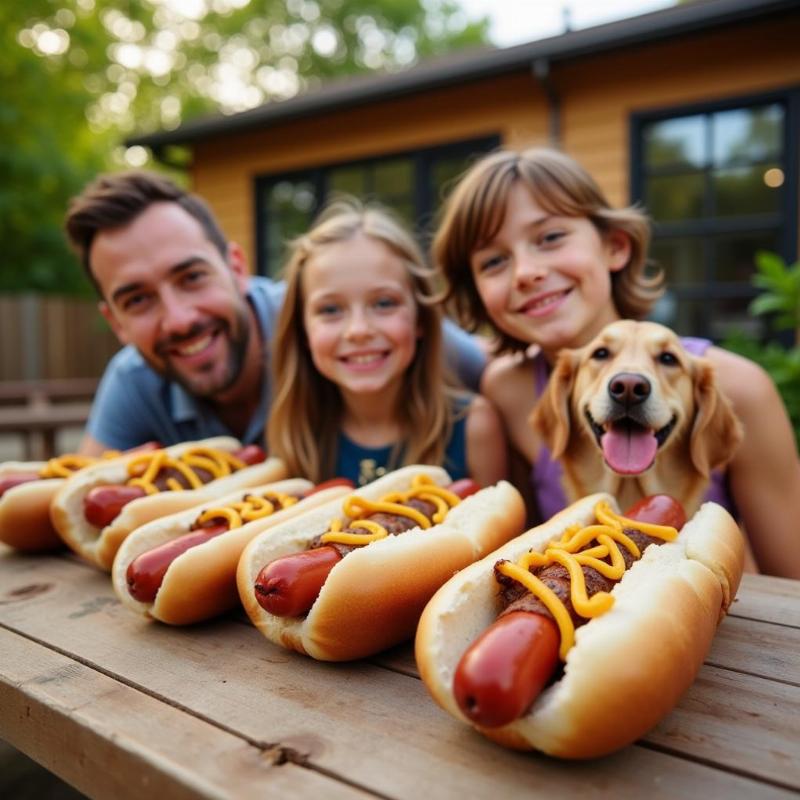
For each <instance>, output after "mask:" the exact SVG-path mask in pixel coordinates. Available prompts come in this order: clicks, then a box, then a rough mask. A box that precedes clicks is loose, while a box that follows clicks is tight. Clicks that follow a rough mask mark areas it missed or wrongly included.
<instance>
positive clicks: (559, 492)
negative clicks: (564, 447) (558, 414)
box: [531, 336, 736, 519]
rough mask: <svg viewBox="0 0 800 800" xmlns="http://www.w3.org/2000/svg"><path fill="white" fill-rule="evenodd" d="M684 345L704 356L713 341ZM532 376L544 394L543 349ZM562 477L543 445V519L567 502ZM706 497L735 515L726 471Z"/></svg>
mask: <svg viewBox="0 0 800 800" xmlns="http://www.w3.org/2000/svg"><path fill="white" fill-rule="evenodd" d="M681 344H682V345H683V347H684V349H685V350H686V352H687V353H691V354H692V355H696V356H702V355H703V354H704V353H705V352H706V350H708V348H709V347H710V346H711V342H710V341H709V340H708V339H697V338H694V337H691V336H686V337H682V338H681ZM533 379H534V385H535V387H536V396H537V397H541V396H542V392H544V390H545V388H546V386H547V382H548V380H550V366H549V364H548V363H547V361H546V360H545V358H544V355H543V354H542V353H541V352H539V353H537V354H536V356H535V357H534V360H533ZM561 476H562V470H561V464H560V462H558V461H554V460H553V459H552V458H551V457H550V451H549V450H548V449H547V448H546V447H544V446H542V447H540V448H539V454H538V456H537V458H536V463H535V464H534V465H533V467H532V469H531V486H532V487H533V493H534V496H535V497H536V502H537V504H538V506H539V513H540V514H541V517H542V519H550V517H552V516H553V514H555V513H556V512H558V511H561V509H563V508H565V507H566V506H567V505H568V503H567V498H566V495H565V494H564V489H563V487H562V484H561ZM704 500H710V501H713V502H714V503H719V505H721V506H722V507H723V508H726V509H727V510H728V511H730V512H731V514H733V515H734V516H736V513H735V506H734V504H733V499H732V498H731V496H730V492H729V491H728V485H727V480H726V478H725V473H724V472H722V471H720V470H714V471H713V472H712V473H711V482H710V484H709V486H708V491H707V492H706V496H705V498H704Z"/></svg>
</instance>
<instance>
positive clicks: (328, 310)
mask: <svg viewBox="0 0 800 800" xmlns="http://www.w3.org/2000/svg"><path fill="white" fill-rule="evenodd" d="M431 278H432V272H431V270H429V269H428V268H427V267H426V266H425V265H424V258H423V255H422V253H421V251H420V249H419V247H418V246H417V244H416V242H415V241H414V239H413V237H412V236H411V234H409V233H408V232H407V231H406V230H405V229H404V228H403V227H402V226H401V225H400V224H399V223H398V222H396V221H395V220H394V219H393V218H392V217H391V216H390V215H389V214H388V213H387V212H385V211H383V210H379V209H377V208H366V207H361V206H359V205H358V204H357V203H356V202H355V201H339V202H337V203H335V204H334V205H332V206H330V207H329V208H328V209H327V211H325V212H324V213H323V214H322V216H321V217H320V218H319V219H318V220H317V222H316V223H315V224H314V226H313V227H312V228H311V230H309V231H308V233H306V234H305V235H304V236H301V237H300V238H299V239H298V240H297V241H295V242H294V244H293V248H292V253H291V256H290V259H289V262H288V264H287V267H286V299H285V301H284V304H283V309H282V311H281V315H280V318H279V320H278V326H277V333H276V337H275V340H274V345H273V356H272V358H273V375H274V381H275V388H274V393H273V397H274V403H273V408H272V413H271V416H270V419H269V424H268V433H267V437H268V442H269V448H270V452H271V453H273V454H274V455H277V456H280V457H281V458H283V459H284V460H285V461H286V463H287V465H288V468H289V472H290V474H293V475H295V474H296V475H303V476H306V477H307V478H310V479H311V480H314V481H322V480H327V479H330V478H333V477H344V478H349V479H351V480H353V481H354V482H356V483H357V484H359V485H361V484H364V483H366V482H368V481H370V480H372V479H374V478H376V477H378V476H380V475H382V474H383V473H384V472H386V471H387V470H391V469H394V468H395V467H398V466H401V465H404V464H414V463H428V464H441V465H443V466H444V467H445V468H446V469H447V470H448V472H449V473H450V475H451V477H452V478H453V479H454V480H457V479H459V478H463V477H467V476H469V477H472V478H474V479H475V480H476V481H477V482H478V483H479V484H481V485H482V486H485V485H488V484H492V483H495V482H496V481H498V480H499V479H501V478H503V477H505V472H506V450H505V442H504V437H503V433H502V425H501V423H500V420H499V417H498V415H497V413H496V412H495V410H494V409H493V408H492V407H491V406H490V405H489V404H488V403H487V402H486V400H485V399H483V398H482V397H474V398H472V400H471V402H470V400H469V398H468V397H467V396H465V395H458V394H456V393H455V392H453V391H451V390H448V389H446V387H445V380H444V368H443V364H442V331H441V315H440V313H439V311H438V309H437V307H436V306H435V304H434V298H433V286H432V282H431Z"/></svg>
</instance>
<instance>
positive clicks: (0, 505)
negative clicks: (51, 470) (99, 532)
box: [0, 461, 65, 553]
mask: <svg viewBox="0 0 800 800" xmlns="http://www.w3.org/2000/svg"><path fill="white" fill-rule="evenodd" d="M46 463H47V462H45V461H6V462H5V463H3V464H0V478H2V477H3V476H5V475H16V474H24V473H29V472H35V473H37V474H38V473H39V472H41V471H42V470H43V469H44V467H45V466H46ZM64 481H65V479H64V478H47V479H42V480H37V481H31V482H30V483H22V484H20V485H19V486H12V487H11V488H10V489H7V490H6V491H5V492H3V495H2V497H0V542H4V543H5V544H7V545H9V546H11V547H14V548H16V549H17V550H22V551H25V552H28V553H36V552H42V551H45V550H57V549H58V548H61V547H64V542H63V540H62V539H61V537H60V536H59V535H58V534H57V533H56V531H55V529H54V528H53V525H52V523H51V521H50V503H51V502H52V500H53V498H54V497H55V495H56V492H58V490H59V489H60V488H61V486H63V484H64Z"/></svg>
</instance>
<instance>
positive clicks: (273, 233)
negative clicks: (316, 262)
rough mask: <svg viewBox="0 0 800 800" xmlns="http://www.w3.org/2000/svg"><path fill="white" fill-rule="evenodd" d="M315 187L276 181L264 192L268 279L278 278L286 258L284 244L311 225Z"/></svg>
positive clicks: (287, 181) (288, 181)
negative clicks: (265, 194) (271, 277)
mask: <svg viewBox="0 0 800 800" xmlns="http://www.w3.org/2000/svg"><path fill="white" fill-rule="evenodd" d="M314 199H315V198H314V186H313V184H312V183H311V182H310V181H290V180H286V181H279V182H278V183H276V184H273V185H272V186H271V187H268V188H267V196H266V203H265V205H266V215H267V218H266V226H267V231H266V232H267V236H266V240H267V252H266V253H265V257H266V265H265V266H266V270H267V274H268V275H273V276H274V275H277V274H278V272H279V270H280V267H281V265H282V263H283V260H284V258H285V254H286V244H287V242H288V241H290V240H291V239H293V238H294V237H295V236H299V235H300V234H301V233H302V232H303V231H305V230H306V229H307V228H308V226H309V224H310V223H311V218H312V216H313V211H314Z"/></svg>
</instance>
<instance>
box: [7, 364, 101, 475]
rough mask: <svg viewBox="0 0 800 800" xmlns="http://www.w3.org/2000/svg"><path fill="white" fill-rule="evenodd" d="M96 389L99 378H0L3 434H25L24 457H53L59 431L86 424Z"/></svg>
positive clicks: (31, 458)
mask: <svg viewBox="0 0 800 800" xmlns="http://www.w3.org/2000/svg"><path fill="white" fill-rule="evenodd" d="M96 389H97V379H96V378H60V379H54V380H40V381H4V382H0V434H14V435H17V436H21V437H23V439H24V458H25V460H28V461H43V460H46V459H48V458H51V457H52V456H54V455H56V454H57V450H56V436H57V434H58V432H59V431H61V430H64V429H65V428H80V427H83V426H84V425H85V424H86V420H87V419H88V417H89V410H90V409H91V405H92V398H93V397H94V393H95V391H96Z"/></svg>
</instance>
